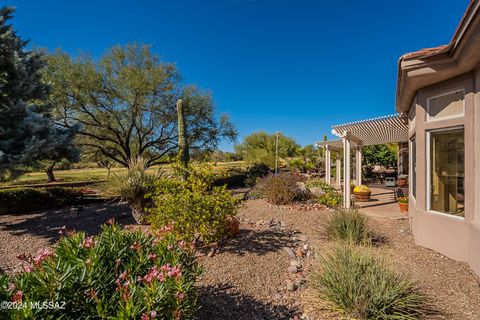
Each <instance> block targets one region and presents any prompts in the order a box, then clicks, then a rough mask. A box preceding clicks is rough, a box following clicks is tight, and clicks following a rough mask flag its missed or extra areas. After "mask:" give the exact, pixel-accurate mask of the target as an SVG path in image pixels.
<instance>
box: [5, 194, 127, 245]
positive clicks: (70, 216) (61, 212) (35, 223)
mask: <svg viewBox="0 0 480 320" xmlns="http://www.w3.org/2000/svg"><path fill="white" fill-rule="evenodd" d="M130 212H131V211H130V208H129V207H127V206H126V205H122V204H118V203H102V204H94V205H86V206H74V207H70V208H63V209H58V210H46V211H41V212H36V213H29V214H24V215H16V214H11V215H2V216H0V230H6V231H8V232H11V233H12V234H15V235H18V236H22V235H32V236H36V237H41V238H45V239H47V240H48V241H49V242H50V243H51V244H53V243H55V242H56V241H57V240H58V239H59V237H60V235H59V234H58V231H59V230H60V229H61V228H62V227H63V226H65V227H66V228H67V230H76V231H85V232H87V233H88V234H96V233H98V232H99V231H100V226H101V225H102V224H104V223H105V222H106V221H107V220H108V219H110V218H114V219H115V220H116V221H117V222H118V223H120V224H132V223H135V221H134V220H133V218H132V216H131V214H130Z"/></svg>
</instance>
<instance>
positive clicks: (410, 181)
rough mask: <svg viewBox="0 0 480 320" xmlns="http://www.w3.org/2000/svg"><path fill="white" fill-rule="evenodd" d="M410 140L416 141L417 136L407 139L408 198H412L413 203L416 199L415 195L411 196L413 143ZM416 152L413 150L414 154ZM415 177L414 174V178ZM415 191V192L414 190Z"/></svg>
mask: <svg viewBox="0 0 480 320" xmlns="http://www.w3.org/2000/svg"><path fill="white" fill-rule="evenodd" d="M412 140H415V142H416V140H417V136H416V135H415V134H414V135H412V136H411V137H410V139H408V157H409V160H408V161H409V163H408V185H409V187H408V195H409V196H410V198H412V199H413V200H414V201H416V200H417V199H416V197H415V195H414V194H413V141H412ZM416 153H417V152H416V150H415V154H416ZM416 164H417V163H416V159H415V165H416ZM416 176H417V175H416V174H415V177H416ZM415 189H416V184H415ZM415 191H416V190H415Z"/></svg>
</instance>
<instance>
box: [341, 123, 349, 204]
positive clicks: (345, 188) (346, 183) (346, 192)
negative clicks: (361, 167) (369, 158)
mask: <svg viewBox="0 0 480 320" xmlns="http://www.w3.org/2000/svg"><path fill="white" fill-rule="evenodd" d="M347 137H348V134H347V132H346V131H345V133H344V135H343V138H342V141H343V207H344V208H346V209H349V208H350V147H351V143H350V140H349V139H348V138H347Z"/></svg>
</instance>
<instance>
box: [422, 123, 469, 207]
mask: <svg viewBox="0 0 480 320" xmlns="http://www.w3.org/2000/svg"><path fill="white" fill-rule="evenodd" d="M428 136H429V144H430V150H429V171H430V172H429V191H428V192H429V208H428V209H429V210H431V211H436V212H442V213H447V214H452V215H456V216H460V217H464V216H465V208H464V204H465V190H464V181H465V143H464V129H463V128H456V129H451V130H443V131H433V132H429V133H428Z"/></svg>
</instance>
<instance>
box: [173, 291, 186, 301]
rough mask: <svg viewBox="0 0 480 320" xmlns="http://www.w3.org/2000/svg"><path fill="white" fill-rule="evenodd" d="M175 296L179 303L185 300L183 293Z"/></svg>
mask: <svg viewBox="0 0 480 320" xmlns="http://www.w3.org/2000/svg"><path fill="white" fill-rule="evenodd" d="M175 296H176V297H177V300H179V301H183V300H185V298H186V297H187V296H186V295H185V293H183V292H177V293H176V294H175Z"/></svg>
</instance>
